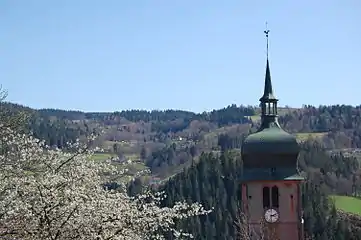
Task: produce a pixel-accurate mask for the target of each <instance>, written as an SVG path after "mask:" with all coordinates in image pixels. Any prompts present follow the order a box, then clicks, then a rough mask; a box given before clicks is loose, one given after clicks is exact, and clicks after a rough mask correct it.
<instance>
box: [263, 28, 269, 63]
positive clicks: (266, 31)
mask: <svg viewBox="0 0 361 240" xmlns="http://www.w3.org/2000/svg"><path fill="white" fill-rule="evenodd" d="M263 32H264V33H265V34H266V39H267V59H268V33H269V30H268V27H267V22H266V30H264V31H263Z"/></svg>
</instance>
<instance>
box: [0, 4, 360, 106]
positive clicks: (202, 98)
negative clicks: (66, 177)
mask: <svg viewBox="0 0 361 240" xmlns="http://www.w3.org/2000/svg"><path fill="white" fill-rule="evenodd" d="M265 21H268V26H269V28H270V67H271V76H272V81H273V86H274V90H275V94H276V96H277V97H278V98H279V99H280V105H290V106H294V107H298V106H302V104H312V105H319V104H338V103H339V104H352V105H358V104H360V102H361V101H360V94H359V93H360V90H359V89H361V44H360V43H361V33H360V26H361V1H360V0H344V1H339V0H329V1H326V0H319V1H314V0H312V1H311V0H305V1H289V0H288V1H286V0H277V1H266V0H264V1H240V0H224V1H218V0H197V1H195V0H172V1H170V0H168V1H167V0H162V1H161V0H103V1H101V0H98V1H95V0H62V1H60V0H59V1H49V0H2V1H0V29H1V31H0V56H1V57H0V83H1V84H2V86H3V87H4V88H5V89H7V90H8V92H9V96H8V99H7V100H8V101H12V102H16V103H20V104H24V105H27V106H30V107H35V108H61V109H73V110H74V109H75V110H84V111H118V110H124V109H134V108H136V109H170V108H171V109H185V110H192V111H197V112H201V111H205V110H211V109H214V108H221V107H224V106H226V105H229V104H232V103H235V104H237V105H239V104H245V105H248V104H250V105H257V104H258V99H259V97H260V96H261V95H262V90H263V89H262V87H263V81H264V74H265V63H266V47H265V37H264V34H263V30H264V29H265Z"/></svg>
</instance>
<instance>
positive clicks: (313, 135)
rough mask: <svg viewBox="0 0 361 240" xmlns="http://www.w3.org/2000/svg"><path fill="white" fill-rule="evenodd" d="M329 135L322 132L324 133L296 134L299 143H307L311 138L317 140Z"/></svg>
mask: <svg viewBox="0 0 361 240" xmlns="http://www.w3.org/2000/svg"><path fill="white" fill-rule="evenodd" d="M326 134H327V133H325V132H322V133H296V138H297V140H298V141H301V142H302V141H306V140H307V139H309V138H312V139H317V138H322V137H323V136H325V135H326Z"/></svg>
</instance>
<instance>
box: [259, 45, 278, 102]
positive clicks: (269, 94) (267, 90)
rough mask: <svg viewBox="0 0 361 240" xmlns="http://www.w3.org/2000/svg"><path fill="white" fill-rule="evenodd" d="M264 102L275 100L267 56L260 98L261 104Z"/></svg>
mask: <svg viewBox="0 0 361 240" xmlns="http://www.w3.org/2000/svg"><path fill="white" fill-rule="evenodd" d="M267 39H268V38H267ZM267 42H268V41H267ZM267 45H268V43H267ZM267 55H268V54H267ZM265 100H277V99H276V97H275V96H274V95H273V89H272V81H271V73H270V69H269V61H268V56H267V66H266V77H265V81H264V92H263V96H262V97H261V98H260V101H261V102H263V101H265Z"/></svg>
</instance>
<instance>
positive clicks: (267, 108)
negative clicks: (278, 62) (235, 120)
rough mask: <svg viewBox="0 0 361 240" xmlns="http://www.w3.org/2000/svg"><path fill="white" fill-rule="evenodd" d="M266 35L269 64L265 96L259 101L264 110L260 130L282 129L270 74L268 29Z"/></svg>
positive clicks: (265, 82) (267, 66) (267, 65)
mask: <svg viewBox="0 0 361 240" xmlns="http://www.w3.org/2000/svg"><path fill="white" fill-rule="evenodd" d="M264 33H265V34H266V39H267V64H266V76H265V81H264V92H263V96H262V97H261V98H260V99H259V101H260V102H261V109H262V115H261V119H262V122H261V128H260V129H259V130H262V129H264V128H270V127H278V128H279V127H280V126H279V123H278V121H277V102H278V99H277V98H276V97H275V96H274V94H273V88H272V81H271V72H270V67H269V60H268V34H269V30H268V29H266V30H265V31H264Z"/></svg>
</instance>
